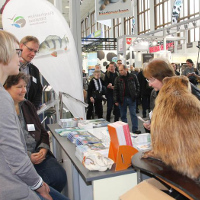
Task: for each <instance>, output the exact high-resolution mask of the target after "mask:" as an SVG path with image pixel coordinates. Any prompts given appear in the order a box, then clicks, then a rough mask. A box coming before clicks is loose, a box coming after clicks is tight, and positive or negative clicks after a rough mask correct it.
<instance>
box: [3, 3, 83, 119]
mask: <svg viewBox="0 0 200 200" xmlns="http://www.w3.org/2000/svg"><path fill="white" fill-rule="evenodd" d="M2 22H3V29H4V30H7V31H9V32H11V33H13V34H14V35H15V36H16V37H17V38H18V39H19V40H21V39H22V38H23V37H24V36H27V35H33V36H35V37H37V38H38V39H39V41H40V44H41V45H40V49H39V53H38V54H37V56H36V57H35V58H34V59H33V64H35V65H36V66H37V67H38V69H39V70H40V72H41V74H42V75H43V76H44V78H45V79H46V80H47V82H48V83H49V84H50V85H51V86H52V87H53V89H54V91H55V92H56V94H57V95H58V94H59V92H64V93H67V94H69V95H70V96H72V97H74V98H75V99H77V100H80V101H83V83H82V77H81V75H82V73H81V72H80V68H79V61H78V56H77V51H76V47H75V43H74V39H73V36H72V33H71V31H70V29H69V26H68V24H67V22H66V20H65V19H64V17H63V16H62V14H61V13H60V12H59V11H58V10H57V9H56V8H55V6H53V4H51V3H50V2H48V1H46V0H28V1H27V0H11V1H10V2H8V4H7V5H6V6H5V8H4V11H3V16H2ZM63 103H64V104H65V105H66V106H67V108H68V110H70V112H71V113H72V114H73V115H74V116H75V117H83V118H85V108H84V106H83V105H82V104H81V103H78V102H77V101H75V100H73V99H72V98H67V97H64V96H63Z"/></svg>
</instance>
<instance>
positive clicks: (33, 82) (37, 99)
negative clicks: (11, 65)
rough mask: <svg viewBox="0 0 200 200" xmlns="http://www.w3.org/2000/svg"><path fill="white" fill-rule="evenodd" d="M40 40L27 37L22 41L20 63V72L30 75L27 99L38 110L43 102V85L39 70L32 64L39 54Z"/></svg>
mask: <svg viewBox="0 0 200 200" xmlns="http://www.w3.org/2000/svg"><path fill="white" fill-rule="evenodd" d="M39 45H40V43H39V40H38V39H37V38H36V37H34V36H25V37H24V38H22V40H21V41H20V45H19V46H20V49H22V55H21V57H22V61H21V63H20V71H21V72H24V73H25V74H27V75H30V81H29V83H28V85H27V94H26V99H28V100H29V101H30V102H31V103H33V105H34V106H35V108H36V109H39V106H40V103H41V101H42V85H41V82H40V74H39V70H38V68H37V67H36V66H35V65H33V64H32V63H31V61H32V59H33V58H34V57H35V55H36V54H37V53H38V50H39Z"/></svg>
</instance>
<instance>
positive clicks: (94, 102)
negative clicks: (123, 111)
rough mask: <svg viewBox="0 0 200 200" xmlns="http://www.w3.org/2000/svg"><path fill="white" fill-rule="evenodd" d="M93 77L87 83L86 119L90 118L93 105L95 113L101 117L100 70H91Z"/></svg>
mask: <svg viewBox="0 0 200 200" xmlns="http://www.w3.org/2000/svg"><path fill="white" fill-rule="evenodd" d="M93 76H94V77H93V78H92V80H91V81H90V83H89V85H88V104H89V106H88V111H87V119H91V117H92V114H93V115H94V113H93V110H94V107H95V113H96V114H97V116H98V118H103V106H102V100H103V97H102V95H103V86H104V81H103V80H102V79H101V71H100V70H95V71H94V72H93Z"/></svg>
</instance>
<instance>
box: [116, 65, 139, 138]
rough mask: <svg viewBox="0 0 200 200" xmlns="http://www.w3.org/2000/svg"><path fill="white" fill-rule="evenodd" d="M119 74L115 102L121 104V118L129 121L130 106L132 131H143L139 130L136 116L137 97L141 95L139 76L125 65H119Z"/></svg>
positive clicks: (117, 104)
mask: <svg viewBox="0 0 200 200" xmlns="http://www.w3.org/2000/svg"><path fill="white" fill-rule="evenodd" d="M119 74H120V76H118V77H117V78H116V79H115V85H114V102H115V105H116V106H119V109H120V115H121V120H122V121H123V122H126V123H127V107H129V111H130V115H131V122H132V132H133V133H137V134H139V133H141V132H140V131H139V130H138V119H137V116H136V98H137V96H138V95H139V91H140V86H139V82H138V79H137V77H136V76H135V75H134V74H130V73H129V72H128V69H127V67H126V66H125V65H120V66H119Z"/></svg>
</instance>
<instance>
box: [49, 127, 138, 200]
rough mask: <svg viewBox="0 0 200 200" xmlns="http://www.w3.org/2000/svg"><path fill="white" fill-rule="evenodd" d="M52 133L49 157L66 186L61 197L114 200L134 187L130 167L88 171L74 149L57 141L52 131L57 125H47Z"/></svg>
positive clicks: (135, 182)
mask: <svg viewBox="0 0 200 200" xmlns="http://www.w3.org/2000/svg"><path fill="white" fill-rule="evenodd" d="M48 127H49V129H50V131H51V133H52V146H53V153H54V155H55V157H56V158H57V160H58V161H60V162H61V164H62V166H63V167H64V169H65V170H66V173H67V179H68V185H67V187H66V188H65V189H64V191H63V193H64V194H65V195H67V196H68V197H69V198H70V199H71V200H102V199H109V200H118V199H119V197H120V196H121V195H122V194H124V193H125V192H127V191H128V190H129V189H131V188H132V187H134V186H135V185H137V173H136V172H135V171H134V169H133V168H132V167H129V168H128V169H126V170H123V171H117V172H116V171H115V164H114V165H113V166H112V168H111V170H107V171H105V172H99V171H89V170H88V169H86V168H85V167H84V166H83V164H82V163H81V162H80V161H79V160H78V158H76V156H75V150H76V147H75V145H74V144H73V143H71V142H70V141H69V140H68V139H67V138H66V137H61V136H60V135H59V134H57V133H56V132H55V129H59V128H61V127H60V126H59V125H58V124H50V125H48Z"/></svg>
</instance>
